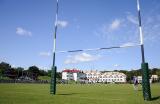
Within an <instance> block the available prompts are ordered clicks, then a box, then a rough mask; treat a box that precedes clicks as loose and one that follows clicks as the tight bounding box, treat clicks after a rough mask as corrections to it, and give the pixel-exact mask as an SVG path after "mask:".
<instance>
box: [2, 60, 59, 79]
mask: <svg viewBox="0 0 160 104" xmlns="http://www.w3.org/2000/svg"><path fill="white" fill-rule="evenodd" d="M39 76H48V77H51V70H44V69H40V68H38V67H37V66H35V65H34V66H30V67H29V68H28V69H27V70H24V68H23V67H16V68H15V67H12V66H11V65H10V64H9V63H6V62H1V63H0V79H1V78H10V79H18V78H21V79H24V78H25V77H28V78H31V79H32V80H38V77H39ZM57 78H58V79H61V73H60V72H57Z"/></svg>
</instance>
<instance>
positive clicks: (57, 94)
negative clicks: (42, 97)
mask: <svg viewBox="0 0 160 104" xmlns="http://www.w3.org/2000/svg"><path fill="white" fill-rule="evenodd" d="M76 94H78V93H66V94H57V95H76Z"/></svg>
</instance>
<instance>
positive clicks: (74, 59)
mask: <svg viewBox="0 0 160 104" xmlns="http://www.w3.org/2000/svg"><path fill="white" fill-rule="evenodd" d="M100 57H101V56H100V55H97V56H94V55H91V54H87V53H81V54H76V55H74V56H68V57H67V59H66V60H65V62H64V63H65V64H75V63H81V62H90V61H95V60H98V59H99V58H100Z"/></svg>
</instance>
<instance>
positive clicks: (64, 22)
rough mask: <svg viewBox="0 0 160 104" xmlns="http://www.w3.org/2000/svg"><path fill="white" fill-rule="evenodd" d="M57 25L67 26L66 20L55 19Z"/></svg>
mask: <svg viewBox="0 0 160 104" xmlns="http://www.w3.org/2000/svg"><path fill="white" fill-rule="evenodd" d="M57 25H58V26H60V27H62V28H65V27H67V25H68V22H67V21H62V20H59V21H57Z"/></svg>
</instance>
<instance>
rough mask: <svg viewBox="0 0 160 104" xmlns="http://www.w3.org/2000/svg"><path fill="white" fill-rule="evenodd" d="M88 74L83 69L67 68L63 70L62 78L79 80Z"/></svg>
mask: <svg viewBox="0 0 160 104" xmlns="http://www.w3.org/2000/svg"><path fill="white" fill-rule="evenodd" d="M85 78H86V75H85V74H84V73H83V71H80V70H77V69H72V70H70V69H65V70H63V71H62V79H63V80H74V81H79V80H81V79H85Z"/></svg>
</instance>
